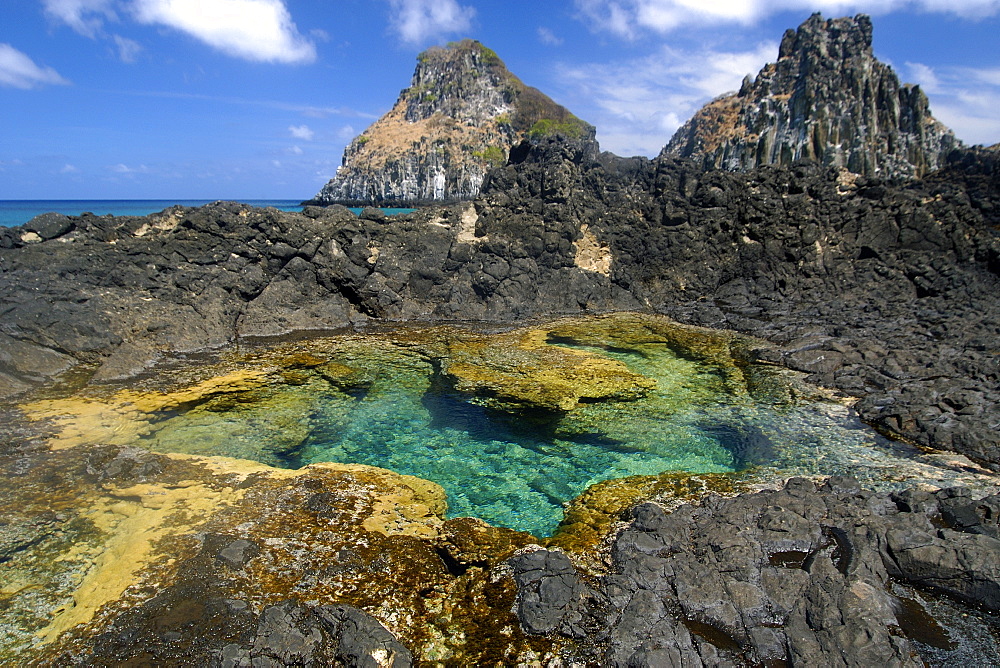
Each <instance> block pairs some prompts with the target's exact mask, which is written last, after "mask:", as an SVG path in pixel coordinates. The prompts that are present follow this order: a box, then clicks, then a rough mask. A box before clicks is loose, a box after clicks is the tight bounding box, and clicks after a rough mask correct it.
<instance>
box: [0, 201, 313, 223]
mask: <svg viewBox="0 0 1000 668" xmlns="http://www.w3.org/2000/svg"><path fill="white" fill-rule="evenodd" d="M213 201H215V200H210V199H177V200H173V199H76V200H74V199H61V200H60V199H39V200H35V199H23V200H0V225H2V226H4V227H14V226H16V225H24V224H25V223H26V222H28V221H29V220H31V219H32V218H34V217H35V216H37V215H39V214H41V213H49V212H50V211H54V212H55V213H62V214H65V215H67V216H79V215H80V214H81V213H85V212H89V213H93V214H95V215H98V216H103V215H105V214H109V213H110V214H111V215H113V216H146V215H148V214H151V213H156V212H157V211H163V210H164V209H166V208H167V207H171V206H174V205H175V204H180V205H181V206H202V205H204V204H208V203H209V202H213ZM236 201H238V202H244V203H246V204H250V205H252V206H273V207H275V208H277V209H281V210H282V211H301V210H302V207H301V206H299V202H301V201H302V200H291V199H242V200H236Z"/></svg>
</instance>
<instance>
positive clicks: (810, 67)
mask: <svg viewBox="0 0 1000 668" xmlns="http://www.w3.org/2000/svg"><path fill="white" fill-rule="evenodd" d="M960 144H961V142H959V141H958V140H957V139H956V138H955V136H954V135H953V134H952V132H951V131H950V130H949V129H948V128H946V127H945V126H944V125H942V124H941V123H940V122H939V121H937V120H936V119H935V118H934V117H933V116H931V113H930V108H929V106H928V102H927V96H926V95H925V94H924V92H923V91H922V90H920V87H919V86H912V85H900V83H899V79H898V78H897V76H896V74H895V72H893V70H892V68H891V67H889V66H888V65H886V64H885V63H882V62H880V61H878V60H877V59H876V58H875V57H874V55H873V54H872V24H871V20H870V19H869V18H868V17H867V16H865V15H863V14H859V15H858V16H856V17H854V18H839V19H830V20H826V21H824V20H823V18H822V17H821V16H820V15H819V14H813V15H812V16H811V17H809V19H808V20H806V21H805V23H803V24H802V25H801V26H799V29H798V30H794V31H793V30H788V31H786V32H785V36H784V38H782V40H781V48H780V50H779V51H778V61H777V62H776V63H770V64H768V65H765V66H764V68H763V69H762V70H761V71H760V72H759V73H758V74H757V77H756V79H751V78H750V77H749V76H747V77H746V78H745V79H744V80H743V85H742V87H741V88H740V90H739V92H737V93H732V94H728V95H724V96H722V97H718V98H716V99H715V100H712V101H711V102H709V103H708V104H707V105H705V106H704V107H703V108H702V109H701V110H700V111H698V112H697V113H696V114H695V115H694V117H693V118H691V120H689V121H688V122H687V123H685V124H684V125H683V126H682V127H681V128H680V129H679V130H678V131H677V132H676V134H674V136H673V138H672V139H671V140H670V142H669V143H668V144H667V145H666V147H665V148H664V149H663V153H662V155H664V156H672V157H694V158H696V159H697V160H698V161H699V162H700V163H701V164H702V165H704V167H705V168H708V169H727V170H735V171H746V170H749V169H753V168H754V167H757V166H759V165H774V164H777V165H788V164H791V163H793V162H796V161H798V160H803V159H809V160H816V161H818V162H820V163H821V164H823V165H828V166H832V167H846V168H847V169H849V170H850V171H851V172H854V173H857V174H864V175H866V176H880V177H883V178H895V177H920V176H923V175H924V174H927V173H928V172H931V171H934V170H936V169H938V168H940V167H942V166H943V165H944V164H945V158H947V156H948V154H949V153H950V152H951V151H952V150H953V149H955V148H956V147H958V146H960Z"/></svg>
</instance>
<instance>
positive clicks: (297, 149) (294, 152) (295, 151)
mask: <svg viewBox="0 0 1000 668" xmlns="http://www.w3.org/2000/svg"><path fill="white" fill-rule="evenodd" d="M288 153H289V154H290V155H302V154H303V153H304V151H303V150H302V147H301V146H293V147H291V148H290V149H288Z"/></svg>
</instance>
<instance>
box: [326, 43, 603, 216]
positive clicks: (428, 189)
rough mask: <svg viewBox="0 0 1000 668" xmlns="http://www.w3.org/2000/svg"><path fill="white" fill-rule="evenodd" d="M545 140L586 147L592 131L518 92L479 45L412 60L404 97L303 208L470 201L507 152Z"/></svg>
mask: <svg viewBox="0 0 1000 668" xmlns="http://www.w3.org/2000/svg"><path fill="white" fill-rule="evenodd" d="M554 132H561V133H563V134H567V135H569V136H577V137H584V136H586V137H590V138H592V137H593V135H594V128H593V127H592V126H590V125H588V124H587V123H585V122H583V121H581V120H579V119H578V118H576V117H575V116H573V114H571V113H570V112H569V111H568V110H566V109H565V108H564V107H562V106H560V105H558V104H556V103H555V102H553V101H552V100H551V99H549V97H548V96H546V95H545V94H544V93H542V92H541V91H539V90H537V89H535V88H531V87H529V86H526V85H525V84H523V83H522V82H521V81H520V79H518V78H517V77H516V76H514V75H513V74H511V73H510V71H508V70H507V68H506V67H505V66H504V64H503V62H502V61H501V60H500V58H498V57H497V55H496V53H494V52H493V51H492V50H490V49H488V48H486V47H485V46H483V45H482V44H480V43H479V42H476V41H473V40H464V41H461V42H457V43H453V44H449V45H448V46H447V47H443V48H442V47H435V48H432V49H430V50H428V51H425V52H424V53H422V54H420V56H419V57H418V63H417V69H416V71H415V72H414V74H413V80H412V82H411V83H410V87H409V88H406V89H404V90H403V91H402V92H401V93H400V95H399V99H398V100H397V101H396V104H395V105H394V106H393V108H392V110H390V111H389V113H387V114H386V115H385V116H383V117H382V118H380V119H379V120H378V121H376V122H375V123H374V124H373V125H372V126H371V127H369V128H368V129H367V130H365V132H364V133H362V134H361V135H360V136H358V137H356V138H355V139H354V140H353V141H352V142H351V143H350V145H349V146H348V147H347V148H346V149H345V151H344V159H343V165H342V166H341V167H340V168H339V169H338V171H337V175H336V176H335V177H334V178H333V179H331V180H330V182H329V183H327V184H326V185H325V186H324V187H323V189H322V190H321V191H320V192H319V194H317V195H316V197H315V198H314V199H313V200H311V201H310V203H313V204H321V205H328V204H345V205H348V206H366V205H381V206H409V205H415V204H421V203H428V202H442V201H461V200H469V199H472V198H474V197H475V196H476V195H477V194H479V189H480V186H481V185H482V182H483V177H484V176H485V174H486V172H487V171H488V170H489V169H490V168H491V167H493V166H496V165H498V164H503V163H504V162H505V161H506V159H507V154H508V153H509V151H510V147H511V146H513V145H514V144H516V143H518V142H519V141H521V140H522V139H524V138H525V137H527V136H529V135H531V136H545V135H547V134H550V133H554Z"/></svg>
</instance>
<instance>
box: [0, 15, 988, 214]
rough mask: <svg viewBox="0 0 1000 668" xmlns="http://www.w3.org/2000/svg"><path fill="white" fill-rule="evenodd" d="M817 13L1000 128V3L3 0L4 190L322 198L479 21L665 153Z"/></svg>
mask: <svg viewBox="0 0 1000 668" xmlns="http://www.w3.org/2000/svg"><path fill="white" fill-rule="evenodd" d="M813 11H822V12H823V14H824V16H827V17H833V16H843V15H853V14H855V13H858V12H865V13H868V14H871V15H872V17H873V21H874V25H875V37H874V41H875V53H876V55H877V56H878V57H880V58H881V59H882V60H884V61H886V62H889V63H890V64H891V65H892V66H893V67H894V68H895V69H896V72H897V73H898V74H899V76H900V78H901V79H902V80H903V81H905V82H911V83H920V84H921V85H922V86H923V88H924V90H925V91H926V92H927V93H928V95H929V97H930V100H931V109H932V111H933V113H934V114H935V115H936V116H937V117H938V118H939V119H941V120H942V121H944V122H945V123H946V124H948V125H949V126H950V127H952V128H953V129H954V130H955V131H956V133H957V134H958V136H959V138H961V139H962V140H963V141H965V142H967V143H985V144H993V143H996V142H998V141H1000V0H867V1H857V2H848V1H845V0H812V1H809V0H743V1H738V0H713V1H712V2H707V1H706V0H610V1H608V0H545V1H544V2H540V1H538V0H535V1H533V2H522V1H521V0H506V1H500V0H491V1H476V0H0V109H2V111H0V199H76V198H80V199H102V198H108V199H115V198H119V199H144V198H149V199H187V198H190V199H215V198H253V199H264V198H271V199H285V198H287V199H305V198H308V197H311V196H312V195H314V194H315V193H316V192H317V191H318V190H319V189H320V187H321V186H322V185H323V184H324V183H325V182H326V181H327V180H328V179H329V178H330V177H331V176H332V175H333V174H334V172H335V171H336V168H337V166H338V165H339V164H340V159H341V155H342V153H343V149H344V146H345V145H346V144H347V142H349V141H350V140H351V138H353V137H354V136H355V135H357V134H359V133H360V132H361V131H363V130H364V129H365V128H366V127H367V126H368V125H369V124H370V123H371V122H372V121H373V120H375V119H376V118H377V117H378V116H380V115H381V114H383V113H384V112H386V111H387V110H388V109H389V108H390V107H391V106H392V104H393V102H395V100H396V97H397V95H398V94H399V91H400V90H401V89H402V88H405V87H406V86H407V85H408V84H409V80H410V76H411V75H412V73H413V67H414V65H415V58H416V55H417V54H418V53H419V52H420V51H421V50H423V49H424V48H427V47H428V46H431V45H434V44H441V43H444V42H446V41H448V40H453V39H460V38H463V37H472V38H475V39H479V40H480V41H482V42H483V43H484V44H486V45H487V46H489V47H491V48H492V49H494V50H495V51H496V52H497V53H498V54H499V55H500V57H501V58H503V60H504V61H505V62H506V63H507V65H508V67H509V68H510V69H511V70H512V71H513V72H514V73H515V74H517V75H518V76H519V77H520V78H521V79H522V80H524V81H525V82H526V83H528V84H529V85H533V86H536V87H538V88H540V89H541V90H543V91H545V92H546V93H548V94H549V95H550V96H552V97H553V98H554V99H555V100H556V101H558V102H560V103H562V104H564V105H566V106H567V107H568V108H569V109H570V110H571V111H573V112H574V113H576V114H577V115H578V116H580V117H581V118H584V119H585V120H587V121H589V122H591V123H593V124H594V125H596V126H597V128H598V139H599V140H600V142H601V146H602V148H604V149H606V150H611V151H614V152H615V153H619V154H623V155H634V154H642V155H655V154H656V153H657V152H658V151H659V149H660V148H661V147H662V146H663V145H664V144H665V143H666V142H667V140H668V139H669V138H670V136H671V135H672V134H673V132H674V130H675V129H676V128H677V127H678V125H680V124H681V123H682V122H683V121H684V120H686V119H687V118H688V117H689V116H690V115H691V114H692V113H693V112H694V111H695V110H696V109H697V108H698V107H699V106H701V105H702V104H703V103H704V102H706V101H707V100H709V99H711V98H712V97H715V96H716V95H719V94H721V93H724V92H726V91H729V90H732V89H735V88H738V86H739V83H740V80H741V79H742V78H743V76H744V75H745V74H755V73H756V72H757V70H758V69H759V68H760V67H761V66H762V65H763V64H764V63H765V62H768V61H773V60H775V58H776V57H777V48H778V42H779V41H780V39H781V35H782V33H783V32H784V30H785V29H786V28H794V27H796V26H798V25H799V24H800V23H801V22H802V21H803V20H805V19H806V18H807V17H808V16H809V14H810V13H812V12H813Z"/></svg>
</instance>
